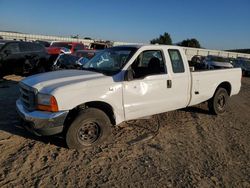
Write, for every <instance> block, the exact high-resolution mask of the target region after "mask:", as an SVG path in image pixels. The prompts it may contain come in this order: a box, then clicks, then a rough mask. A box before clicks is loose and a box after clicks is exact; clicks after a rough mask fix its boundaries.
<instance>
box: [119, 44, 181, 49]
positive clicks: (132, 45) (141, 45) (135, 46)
mask: <svg viewBox="0 0 250 188" xmlns="http://www.w3.org/2000/svg"><path fill="white" fill-rule="evenodd" d="M155 46H159V47H174V48H179V49H180V48H182V47H181V46H175V45H162V44H131V45H121V46H115V47H132V48H141V47H152V48H153V47H155Z"/></svg>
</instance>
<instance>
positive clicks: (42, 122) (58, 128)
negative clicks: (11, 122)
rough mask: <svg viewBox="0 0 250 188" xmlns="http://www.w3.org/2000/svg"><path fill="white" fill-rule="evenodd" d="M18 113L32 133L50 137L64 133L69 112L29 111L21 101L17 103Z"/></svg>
mask: <svg viewBox="0 0 250 188" xmlns="http://www.w3.org/2000/svg"><path fill="white" fill-rule="evenodd" d="M16 108H17V112H18V114H19V115H20V117H21V118H22V119H23V120H24V124H23V126H24V127H25V128H26V129H27V130H29V131H30V132H32V133H34V134H36V135H39V136H49V135H55V134H58V133H61V132H62V131H63V125H64V121H65V119H66V117H67V114H68V111H59V112H56V113H53V112H45V111H32V112H30V111H28V110H26V109H25V108H24V106H23V104H22V102H21V100H17V101H16Z"/></svg>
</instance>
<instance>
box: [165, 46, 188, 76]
mask: <svg viewBox="0 0 250 188" xmlns="http://www.w3.org/2000/svg"><path fill="white" fill-rule="evenodd" d="M168 54H169V57H170V61H171V65H172V70H173V72H174V73H184V72H185V68H184V63H183V60H182V57H181V54H180V51H179V50H177V49H169V50H168Z"/></svg>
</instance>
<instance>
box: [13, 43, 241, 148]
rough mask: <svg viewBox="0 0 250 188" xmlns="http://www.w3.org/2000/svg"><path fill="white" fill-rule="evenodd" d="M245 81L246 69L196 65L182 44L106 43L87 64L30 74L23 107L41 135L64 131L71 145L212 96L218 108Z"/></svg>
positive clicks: (86, 142)
mask: <svg viewBox="0 0 250 188" xmlns="http://www.w3.org/2000/svg"><path fill="white" fill-rule="evenodd" d="M240 87H241V69H239V68H230V69H220V70H207V71H200V72H199V71H197V72H195V71H190V67H189V65H188V61H187V58H186V56H185V54H184V51H183V50H182V48H180V47H176V46H161V45H145V46H120V47H113V48H109V49H106V50H104V51H102V52H100V53H99V54H98V55H97V56H95V57H94V58H93V59H91V60H90V61H89V62H88V63H86V64H85V65H84V66H83V70H63V71H56V72H49V73H43V74H38V75H34V76H31V77H27V78H26V79H24V80H22V81H21V82H20V91H21V95H20V98H19V99H18V100H17V102H16V106H17V111H18V113H19V114H20V116H21V117H22V119H24V120H25V121H24V122H26V123H24V126H25V127H26V128H27V129H28V130H30V131H32V132H33V133H35V134H37V135H54V134H58V133H64V135H65V137H66V143H67V145H68V147H70V148H78V149H79V148H84V147H87V146H93V145H97V144H99V143H102V142H103V141H104V140H105V139H106V138H107V137H110V136H111V135H110V130H111V126H112V125H117V124H119V123H121V122H123V121H127V120H133V119H138V118H143V117H146V116H150V115H154V114H159V113H162V112H167V111H171V110H176V109H181V108H185V107H187V106H192V105H196V104H199V103H202V102H206V101H208V107H209V109H210V111H211V112H212V113H214V114H222V113H224V112H225V109H226V106H227V102H228V98H229V97H230V96H232V95H236V94H237V93H238V92H239V91H240Z"/></svg>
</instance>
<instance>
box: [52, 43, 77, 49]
mask: <svg viewBox="0 0 250 188" xmlns="http://www.w3.org/2000/svg"><path fill="white" fill-rule="evenodd" d="M51 47H64V48H68V49H71V48H72V44H67V43H60V42H55V43H53V44H52V45H51Z"/></svg>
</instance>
